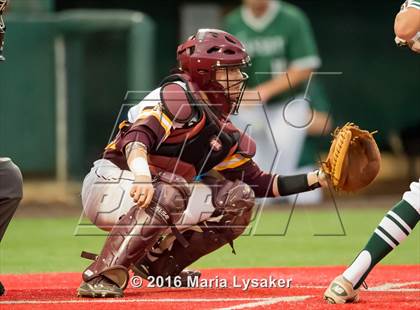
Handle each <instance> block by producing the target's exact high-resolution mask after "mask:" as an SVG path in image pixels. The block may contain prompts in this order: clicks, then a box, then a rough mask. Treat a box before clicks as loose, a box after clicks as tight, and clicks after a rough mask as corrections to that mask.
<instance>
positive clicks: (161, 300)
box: [0, 296, 307, 305]
mask: <svg viewBox="0 0 420 310" xmlns="http://www.w3.org/2000/svg"><path fill="white" fill-rule="evenodd" d="M291 297H294V296H291ZM295 297H301V296H295ZM302 297H305V298H307V296H302ZM281 298H283V299H284V298H290V297H281ZM273 299H279V297H263V298H258V297H256V298H159V299H147V298H135V299H123V298H96V299H95V298H80V299H70V300H9V301H7V300H5V301H0V305H17V304H78V303H110V304H112V303H137V302H138V303H142V302H151V303H173V302H230V301H254V302H255V301H259V302H264V301H271V300H273ZM276 302H279V301H276Z"/></svg>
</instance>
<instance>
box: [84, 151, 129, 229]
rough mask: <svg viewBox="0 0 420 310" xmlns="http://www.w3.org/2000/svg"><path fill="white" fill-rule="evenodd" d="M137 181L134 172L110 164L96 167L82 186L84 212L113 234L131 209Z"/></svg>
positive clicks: (93, 221)
mask: <svg viewBox="0 0 420 310" xmlns="http://www.w3.org/2000/svg"><path fill="white" fill-rule="evenodd" d="M133 181H134V176H133V174H132V173H131V172H130V171H126V170H121V169H120V168H118V167H117V166H115V165H114V164H113V163H112V162H110V161H109V160H105V159H101V160H97V161H96V162H95V163H94V166H93V167H92V169H91V171H90V172H89V173H88V175H87V176H86V177H85V179H84V181H83V186H82V204H83V209H84V212H85V214H86V216H87V217H88V218H89V219H90V220H91V222H92V223H93V224H95V225H96V226H97V227H99V228H101V229H103V230H107V231H109V230H111V229H112V227H113V226H114V225H115V223H117V222H118V220H119V218H120V217H121V216H122V215H124V214H125V213H127V212H128V210H130V209H131V207H132V206H133V205H134V202H133V199H132V197H131V196H130V190H131V186H132V183H133Z"/></svg>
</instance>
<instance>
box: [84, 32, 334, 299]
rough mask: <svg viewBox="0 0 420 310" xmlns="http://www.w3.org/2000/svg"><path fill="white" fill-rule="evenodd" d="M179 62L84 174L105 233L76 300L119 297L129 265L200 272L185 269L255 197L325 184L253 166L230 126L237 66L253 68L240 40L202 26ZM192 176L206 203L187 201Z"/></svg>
mask: <svg viewBox="0 0 420 310" xmlns="http://www.w3.org/2000/svg"><path fill="white" fill-rule="evenodd" d="M177 59H178V62H179V70H177V72H176V73H175V74H172V75H170V76H168V77H167V78H166V79H165V80H164V81H163V82H162V84H161V86H160V87H159V88H157V89H155V90H154V91H152V92H151V93H150V94H149V95H148V96H146V98H145V99H144V100H143V101H142V102H140V103H139V104H138V105H136V106H135V107H133V108H132V109H131V110H130V113H129V115H130V117H129V121H125V122H123V123H122V124H121V125H120V129H119V132H118V134H117V136H116V138H115V139H114V141H113V142H112V143H110V144H109V145H108V146H107V148H106V150H105V153H104V157H103V159H100V160H98V161H96V162H95V163H94V167H93V168H92V170H91V172H90V173H89V174H88V175H87V176H86V178H85V181H84V183H83V190H82V200H83V207H84V210H85V213H86V214H87V216H88V217H89V218H90V219H91V220H92V222H94V223H95V224H96V225H97V226H98V227H100V228H102V229H106V230H110V234H109V236H108V238H107V240H106V242H105V244H104V246H103V249H102V252H101V253H100V255H98V256H97V257H94V259H95V261H94V262H93V263H92V264H91V265H90V266H89V267H88V268H87V269H86V270H85V271H84V272H83V282H82V284H81V286H80V287H79V289H78V295H79V296H88V297H120V296H122V295H123V290H124V289H125V287H126V286H127V283H128V270H129V269H132V270H134V271H135V272H136V273H138V274H141V275H143V276H149V275H151V276H159V275H161V276H164V277H167V276H169V277H176V276H180V277H181V278H182V279H183V280H185V278H186V277H188V276H199V273H197V272H188V271H185V270H184V268H185V267H187V266H189V265H190V264H191V263H193V262H195V261H196V260H198V259H199V258H200V257H202V256H204V255H206V254H208V253H210V252H213V251H215V250H217V249H218V248H220V247H222V246H223V245H225V244H230V245H231V246H232V242H233V240H234V239H235V238H237V237H239V236H240V235H241V233H242V232H243V231H244V230H245V228H246V227H247V225H248V224H249V221H250V218H251V213H252V208H253V206H254V199H255V197H275V196H280V195H282V196H284V195H291V194H295V193H299V192H304V191H308V190H313V189H315V188H318V187H321V185H322V186H325V184H326V179H325V177H324V175H323V174H322V173H321V174H320V173H319V172H318V171H315V172H311V173H308V174H303V175H294V176H280V175H272V174H269V173H265V172H263V171H261V170H260V169H259V168H258V166H257V165H256V164H255V162H254V161H253V160H252V157H253V155H254V153H255V143H254V142H253V141H252V139H251V138H250V137H249V136H247V135H246V134H244V133H242V132H240V131H239V130H238V129H237V128H235V127H234V126H233V124H232V123H231V122H230V121H229V115H230V114H231V113H237V112H238V109H239V105H240V102H241V98H242V95H243V92H244V90H245V85H246V81H247V75H246V74H245V73H243V72H242V69H243V68H244V67H246V66H248V65H250V58H249V56H248V54H247V53H246V50H245V48H244V46H243V45H242V43H241V42H240V41H239V40H237V39H236V38H235V37H234V36H232V35H230V34H229V33H226V32H224V31H221V30H217V29H201V30H199V31H198V32H197V33H196V34H195V35H194V36H192V37H190V38H189V39H188V40H187V41H186V42H184V43H183V44H181V45H180V46H179V47H178V49H177ZM197 176H200V182H199V184H201V185H202V186H203V187H204V188H205V189H204V194H206V190H207V191H208V193H211V197H212V199H211V207H208V206H207V207H205V203H204V200H205V199H203V200H202V203H201V204H200V203H196V202H194V203H192V202H191V201H192V200H194V199H196V196H197V195H196V196H195V194H194V191H195V190H196V189H195V188H194V186H196V185H197V184H198V182H194V180H196V179H197ZM116 180H117V181H118V182H116ZM197 186H198V185H197ZM197 192H199V190H197ZM191 195H192V196H191ZM198 196H200V195H198ZM104 197H105V198H104ZM117 205H118V206H117ZM206 208H207V209H206ZM197 212H198V213H199V215H198V216H197ZM185 218H189V221H188V223H186V222H185ZM181 226H182V229H179V227H181ZM188 227H189V228H188ZM183 283H185V282H183Z"/></svg>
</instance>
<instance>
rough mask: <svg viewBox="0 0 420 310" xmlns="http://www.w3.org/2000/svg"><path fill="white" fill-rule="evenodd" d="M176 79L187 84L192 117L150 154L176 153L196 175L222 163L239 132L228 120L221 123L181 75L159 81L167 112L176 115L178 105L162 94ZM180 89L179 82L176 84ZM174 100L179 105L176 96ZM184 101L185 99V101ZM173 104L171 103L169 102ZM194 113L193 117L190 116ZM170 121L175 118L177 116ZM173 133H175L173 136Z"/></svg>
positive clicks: (236, 144) (230, 152)
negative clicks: (190, 166) (191, 167)
mask: <svg viewBox="0 0 420 310" xmlns="http://www.w3.org/2000/svg"><path fill="white" fill-rule="evenodd" d="M175 81H181V82H184V83H185V84H186V85H187V91H185V90H184V91H185V95H186V98H187V99H188V104H189V105H190V107H191V108H192V109H191V111H192V112H191V113H192V117H191V118H189V119H188V118H186V117H183V119H184V120H187V121H186V122H185V123H184V126H183V127H182V128H179V129H175V130H173V131H172V132H171V134H170V136H169V137H168V138H167V139H166V140H165V141H164V142H163V143H161V144H160V145H158V146H157V147H156V148H155V149H154V150H151V152H150V153H151V154H154V155H160V156H165V157H172V158H173V157H176V158H178V159H179V160H180V161H182V162H185V163H188V164H190V165H192V166H194V168H195V171H196V173H197V175H199V174H202V173H205V172H207V171H209V170H211V169H212V168H213V167H214V166H216V165H218V164H219V163H221V162H222V161H223V160H224V159H225V158H226V157H227V156H228V155H229V154H232V153H233V152H234V151H235V150H236V149H237V147H238V142H239V139H240V136H241V133H240V131H239V130H237V129H236V128H235V127H234V126H233V125H232V124H231V123H230V122H226V123H222V122H220V121H218V120H217V116H216V115H215V114H214V112H213V111H212V110H210V108H209V107H208V106H207V105H206V104H205V103H203V101H202V100H201V99H200V98H197V97H198V96H197V95H196V94H194V92H193V90H192V89H191V88H190V87H191V85H190V83H189V82H188V81H187V80H186V79H185V78H183V76H182V75H172V76H169V77H168V78H166V79H165V80H164V81H163V82H162V91H161V100H162V103H163V106H164V108H165V110H166V109H167V110H172V111H168V112H169V113H168V114H169V115H176V109H177V107H176V106H174V104H172V103H170V100H168V99H170V98H171V95H168V96H166V95H167V94H166V95H165V96H163V95H162V94H163V93H164V92H165V88H166V86H168V85H172V86H174V84H175V83H174V82H175ZM175 85H177V86H178V87H179V89H182V87H180V86H179V85H178V84H175ZM177 98H178V99H177V100H175V104H177V105H178V106H179V101H180V100H179V97H177ZM184 104H185V103H184ZM170 105H172V106H170ZM193 117H194V121H191V119H192V118H193ZM172 120H173V121H177V122H178V123H179V120H178V119H176V116H175V117H174V119H172ZM173 137H176V138H175V139H173Z"/></svg>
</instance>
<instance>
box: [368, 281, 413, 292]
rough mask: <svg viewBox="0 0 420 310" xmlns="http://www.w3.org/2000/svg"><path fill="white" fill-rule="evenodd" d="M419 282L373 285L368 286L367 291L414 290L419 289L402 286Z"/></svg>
mask: <svg viewBox="0 0 420 310" xmlns="http://www.w3.org/2000/svg"><path fill="white" fill-rule="evenodd" d="M417 284H420V282H418V281H415V282H405V283H385V284H382V285H378V286H374V287H369V289H368V290H369V291H379V292H383V291H388V292H416V291H420V289H417V288H402V287H404V286H409V285H417Z"/></svg>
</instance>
